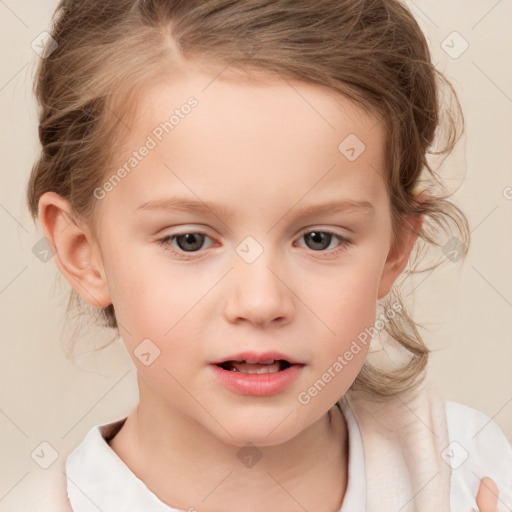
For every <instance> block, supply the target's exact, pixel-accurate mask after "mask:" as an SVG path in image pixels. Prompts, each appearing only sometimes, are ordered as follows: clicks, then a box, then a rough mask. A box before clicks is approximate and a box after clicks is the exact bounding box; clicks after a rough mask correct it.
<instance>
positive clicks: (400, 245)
mask: <svg viewBox="0 0 512 512" xmlns="http://www.w3.org/2000/svg"><path fill="white" fill-rule="evenodd" d="M422 223H423V216H422V215H417V216H416V217H413V218H410V219H409V220H408V221H406V222H405V223H404V226H403V228H402V230H401V233H400V236H399V240H398V241H397V243H396V244H395V247H393V248H392V250H390V252H389V254H388V257H387V259H386V263H385V265H384V269H383V271H382V275H381V279H380V283H379V289H378V294H377V299H378V300H380V299H382V298H383V297H385V296H386V295H387V294H388V293H389V291H390V290H391V287H392V286H393V283H394V282H395V281H396V279H397V277H398V276H399V275H400V273H401V272H402V271H403V269H404V268H405V265H406V264H407V260H408V258H409V255H410V253H411V251H412V248H413V246H414V243H415V242H416V240H417V238H418V235H419V232H420V229H421V225H422Z"/></svg>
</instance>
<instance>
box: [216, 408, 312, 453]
mask: <svg viewBox="0 0 512 512" xmlns="http://www.w3.org/2000/svg"><path fill="white" fill-rule="evenodd" d="M241 414H242V413H240V415H238V416H235V417H234V418H233V419H232V420H231V419H229V418H228V417H226V416H225V417H224V419H223V421H222V422H221V423H222V426H223V427H224V428H225V430H224V429H223V428H222V427H220V426H219V425H216V426H215V434H216V437H217V438H219V439H220V440H221V441H222V442H224V443H226V444H230V445H233V446H240V447H243V446H246V445H247V444H252V445H254V446H258V447H266V446H276V445H280V444H283V443H286V442H287V441H290V440H291V439H293V438H294V437H295V436H297V435H298V434H300V432H301V431H302V429H301V428H300V427H299V425H300V423H299V422H298V421H297V418H296V417H295V415H294V414H290V411H286V412H283V413H280V414H271V415H268V414H267V415H264V416H263V414H260V417H257V415H256V413H254V414H247V415H246V416H245V418H244V417H240V416H241ZM285 418H286V419H285ZM226 431H227V432H226Z"/></svg>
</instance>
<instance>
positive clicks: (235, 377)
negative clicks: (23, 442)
mask: <svg viewBox="0 0 512 512" xmlns="http://www.w3.org/2000/svg"><path fill="white" fill-rule="evenodd" d="M191 98H193V99H191ZM137 109H138V111H137V115H136V116H135V118H134V120H133V121H132V122H131V123H130V131H128V139H127V140H126V147H127V148H129V149H128V150H127V152H126V153H125V154H119V155H117V156H116V167H115V168H114V170H113V172H112V173H111V174H108V175H107V177H106V178H105V183H104V186H103V187H101V189H96V191H95V195H96V197H97V198H100V199H99V200H98V207H99V219H100V222H99V227H98V238H97V242H98V245H97V247H96V249H97V250H96V251H95V254H96V257H97V261H98V265H99V266H100V268H101V275H102V276H103V277H104V279H105V286H106V287H107V289H108V293H109V296H110V299H111V301H112V303H113V305H114V308H115V312H116V317H117V320H118V323H119V327H120V331H121V335H122V337H123V340H124V342H125V343H126V346H127V349H128V351H129V353H130V355H131V357H132V359H133V361H134V363H135V365H136V367H137V370H138V372H139V383H140V386H141V389H140V393H141V396H140V398H141V403H144V401H145V400H150V401H151V402H152V403H158V404H160V406H162V407H163V409H165V410H166V411H168V412H170V413H171V414H172V417H174V418H180V420H182V421H186V422H188V423H189V424H190V425H193V426H194V428H197V427H201V428H202V429H204V430H205V431H207V432H210V433H211V434H213V435H214V436H216V437H217V438H218V439H219V440H222V441H225V442H227V443H231V444H234V445H243V444H245V443H247V442H252V443H254V444H256V445H260V446H264V445H273V444H278V443H282V442H285V441H287V440H289V439H292V438H293V437H294V436H296V435H298V434H299V433H301V432H302V431H304V430H305V429H306V428H308V427H310V426H312V425H313V424H314V423H315V422H317V421H320V420H321V419H325V414H326V412H327V411H328V410H329V409H330V408H331V407H332V406H333V404H334V403H335V402H336V401H337V400H338V399H339V398H341V397H342V395H343V394H344V393H345V392H346V391H347V389H348V388H349V386H350V385H351V384H352V382H353V381H354V379H355V378H356V376H357V374H358V372H359V371H360V369H361V366H362V364H363V362H364V360H365V357H366V355H367V351H368V345H369V340H368V342H367V343H366V344H365V343H363V342H361V341H357V340H358V339H359V340H360V339H361V334H362V333H364V332H365V329H368V328H370V327H372V326H373V324H374V321H375V315H376V301H377V299H378V298H380V297H382V296H384V295H385V294H386V293H387V292H388V291H389V288H390V286H391V284H392V282H393V281H394V278H395V277H396V275H397V274H398V273H399V271H400V270H401V269H399V268H395V266H393V264H392V261H391V260H390V258H388V253H389V254H390V255H391V253H390V249H391V221H390V209H389V198H388V196H387V193H386V188H385V183H384V180H383V176H384V167H383V150H384V147H383V140H384V139H383V133H384V132H383V128H382V125H381V124H380V123H379V122H378V121H377V119H376V118H373V117H371V116H369V115H367V114H365V113H364V112H363V110H361V109H360V108H358V107H356V106H354V105H353V104H352V103H351V102H349V101H348V100H347V99H345V98H343V97H340V96H336V95H335V94H334V93H333V92H331V91H330V90H328V89H326V88H323V87H318V86H314V85H311V84H304V83H301V82H293V81H290V80H286V81H285V80H280V81H278V80H276V81H274V82H272V83H271V84H269V83H267V84H263V83H259V82H249V81H246V82H245V81H242V80H241V79H239V78H237V79H234V80H231V79H226V78H225V77H224V75H221V76H218V77H217V78H215V79H214V78H213V77H212V76H210V75H206V74H203V73H202V72H201V71H198V70H192V69H189V70H184V69H183V70H182V71H181V72H180V75H179V77H176V78H174V79H172V80H171V81H169V83H161V84H158V85H155V86H153V87H152V88H151V89H150V90H148V91H147V94H145V95H144V97H143V98H142V99H141V100H140V103H139V104H138V106H137ZM171 116H174V117H171ZM123 166H124V172H123V171H118V169H120V168H122V167H123ZM112 174H116V177H112ZM186 234H188V236H186ZM366 332H367V331H366ZM358 336H359V338H358ZM363 338H364V335H363ZM355 340H356V343H355V344H354V341H355ZM347 351H349V352H350V354H351V356H352V357H350V356H347ZM240 355H241V356H240ZM233 359H245V360H246V361H257V360H266V361H267V362H266V363H264V364H261V365H255V364H250V365H249V364H243V363H235V364H231V363H229V362H227V363H226V364H225V368H227V369H222V368H221V367H219V366H217V365H216V364H214V363H220V362H223V361H230V360H233ZM273 359H276V360H277V359H285V360H287V361H288V362H289V363H290V362H293V363H295V364H293V365H292V366H291V367H290V368H288V369H287V370H283V369H282V368H284V367H285V366H286V364H284V365H279V364H274V365H272V364H269V361H270V360H273ZM336 363H337V364H336ZM233 368H235V369H238V370H239V371H232V369H233ZM279 369H280V371H277V370H279ZM247 371H249V372H256V371H263V372H270V373H264V374H257V375H254V374H253V375H248V374H247V373H246V372H247ZM274 372H275V373H274ZM326 374H328V375H327V376H326ZM312 388H314V389H312ZM315 390H316V391H315Z"/></svg>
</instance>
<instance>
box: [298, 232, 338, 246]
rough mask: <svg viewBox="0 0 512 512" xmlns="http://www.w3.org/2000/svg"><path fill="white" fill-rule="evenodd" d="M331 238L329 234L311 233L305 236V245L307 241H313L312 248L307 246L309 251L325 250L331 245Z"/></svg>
mask: <svg viewBox="0 0 512 512" xmlns="http://www.w3.org/2000/svg"><path fill="white" fill-rule="evenodd" d="M331 238H332V235H331V234H330V233H324V232H323V231H311V233H308V234H307V235H306V236H305V239H306V243H307V240H308V239H310V240H312V241H313V245H312V246H311V245H310V244H307V245H308V247H309V248H310V249H326V248H327V247H329V244H330V243H331ZM326 242H327V243H326Z"/></svg>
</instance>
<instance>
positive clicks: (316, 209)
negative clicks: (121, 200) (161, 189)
mask: <svg viewBox="0 0 512 512" xmlns="http://www.w3.org/2000/svg"><path fill="white" fill-rule="evenodd" d="M139 210H142V211H148V210H149V211H151V210H165V211H169V212H176V213H187V212H197V213H203V214H206V215H208V214H212V213H213V214H214V215H216V216H220V217H224V218H227V219H230V218H232V217H234V212H233V211H232V210H231V209H230V208H229V207H226V206H225V205H222V204H218V203H212V202H211V203H209V204H207V203H205V202H203V201H201V200H197V199H192V198H186V197H178V196H175V197H169V198H166V199H155V200H152V201H147V202H145V203H143V204H141V205H140V206H138V207H137V209H136V211H139ZM292 210H294V216H296V217H298V218H302V217H306V216H311V215H320V214H323V213H337V212H342V211H354V212H362V213H371V212H374V211H375V208H374V206H373V204H372V203H371V202H369V201H366V200H355V199H342V200H331V201H328V202H325V203H320V204H310V205H305V206H302V207H295V206H293V207H292V208H290V209H289V210H288V211H287V212H286V213H285V214H284V215H283V217H285V216H287V215H288V214H289V213H290V212H291V211H292Z"/></svg>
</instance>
